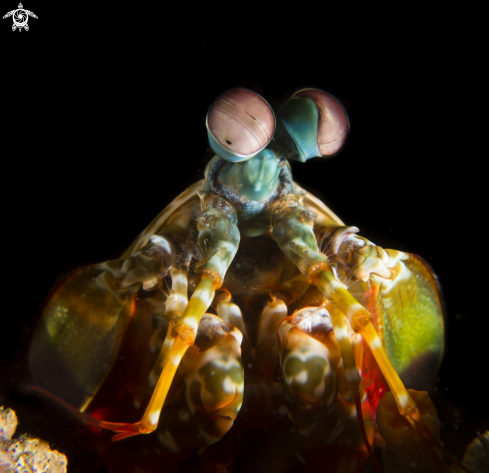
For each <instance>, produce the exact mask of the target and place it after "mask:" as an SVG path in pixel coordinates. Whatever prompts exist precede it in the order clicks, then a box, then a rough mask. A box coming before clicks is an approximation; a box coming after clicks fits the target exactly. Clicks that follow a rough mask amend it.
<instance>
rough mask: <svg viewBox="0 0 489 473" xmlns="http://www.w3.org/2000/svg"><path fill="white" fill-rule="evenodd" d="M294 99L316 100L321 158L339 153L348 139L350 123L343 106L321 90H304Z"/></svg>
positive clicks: (295, 95) (296, 94)
mask: <svg viewBox="0 0 489 473" xmlns="http://www.w3.org/2000/svg"><path fill="white" fill-rule="evenodd" d="M293 97H304V98H310V99H312V100H314V102H315V103H316V107H317V108H318V114H319V123H318V137H317V143H318V147H319V152H320V153H321V156H332V155H333V154H336V153H338V151H340V149H341V148H342V147H343V145H344V144H345V141H346V138H347V137H348V130H349V121H348V115H347V114H346V111H345V109H344V108H343V105H341V103H340V102H339V101H338V100H337V99H336V98H335V97H333V96H332V95H330V94H328V93H327V92H324V91H322V90H319V89H304V90H300V91H299V92H297V93H295V94H294V95H293Z"/></svg>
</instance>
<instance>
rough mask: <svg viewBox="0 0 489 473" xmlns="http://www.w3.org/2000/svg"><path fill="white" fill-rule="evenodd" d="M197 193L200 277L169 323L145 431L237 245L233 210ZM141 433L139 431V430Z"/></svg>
mask: <svg viewBox="0 0 489 473" xmlns="http://www.w3.org/2000/svg"><path fill="white" fill-rule="evenodd" d="M200 197H201V205H202V213H201V215H200V216H199V218H198V219H197V230H198V231H199V237H198V242H199V247H200V248H203V247H205V248H206V252H205V255H201V257H202V259H201V261H200V262H199V264H198V265H197V266H196V269H195V272H196V273H197V275H198V277H200V281H199V283H198V284H197V286H196V288H195V291H194V293H193V294H192V297H191V298H190V300H189V301H188V303H187V305H186V307H185V309H184V311H183V313H182V316H181V318H180V320H179V321H178V322H176V324H175V325H174V326H173V329H172V332H171V337H172V338H174V339H175V341H174V342H173V344H172V346H171V348H170V351H169V353H168V362H167V363H166V364H165V366H164V368H163V371H162V373H161V375H160V378H159V380H158V383H157V385H156V388H155V390H154V392H153V396H152V397H151V400H150V403H149V405H148V407H147V409H146V412H145V413H144V415H143V418H142V419H141V425H142V426H143V428H144V429H145V430H146V429H147V430H148V431H152V430H154V429H156V427H157V425H158V419H159V416H160V413H161V409H162V407H163V404H164V402H165V399H166V396H167V394H168V390H169V388H170V385H171V383H172V380H173V378H174V376H175V373H176V370H177V368H178V365H179V364H180V361H181V360H182V357H183V356H184V354H185V352H186V351H187V349H188V348H189V346H191V345H193V343H194V341H195V337H196V335H197V327H198V326H199V323H200V320H201V318H202V316H203V315H204V313H205V312H206V310H207V309H208V307H209V306H210V305H211V303H212V300H213V298H214V295H215V291H216V289H219V288H220V287H221V285H222V282H223V280H224V276H225V274H226V271H227V269H228V267H229V265H230V264H231V262H232V260H233V259H234V256H235V255H236V252H237V250H238V245H239V240H240V237H239V231H238V228H237V227H236V222H237V218H236V211H235V210H234V209H233V207H232V206H231V205H230V204H229V203H228V202H226V201H225V200H224V199H223V198H222V197H219V196H216V195H215V194H212V193H209V192H204V193H202V195H200ZM141 433H143V432H141Z"/></svg>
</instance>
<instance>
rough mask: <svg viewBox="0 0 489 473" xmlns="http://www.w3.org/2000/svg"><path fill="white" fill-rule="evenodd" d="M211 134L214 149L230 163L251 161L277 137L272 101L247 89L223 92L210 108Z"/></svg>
mask: <svg viewBox="0 0 489 473" xmlns="http://www.w3.org/2000/svg"><path fill="white" fill-rule="evenodd" d="M206 126H207V136H208V138H209V144H210V146H211V148H212V150H213V151H214V152H215V153H216V154H217V155H218V156H220V157H221V158H224V159H225V160H226V161H230V162H233V163H235V162H240V161H247V160H248V159H251V158H252V157H253V156H256V155H257V154H258V153H259V152H260V151H261V150H263V149H264V148H265V147H266V146H267V145H268V143H269V142H270V140H271V139H272V137H273V133H274V131H275V115H274V113H273V110H272V108H271V107H270V105H269V104H268V102H267V101H266V100H265V99H264V98H263V97H261V96H260V95H258V94H257V93H256V92H253V91H252V90H249V89H245V88H235V89H230V90H227V91H226V92H224V93H223V94H221V95H220V96H219V97H217V99H216V100H215V101H214V103H213V104H212V105H211V107H210V108H209V112H208V113H207V118H206Z"/></svg>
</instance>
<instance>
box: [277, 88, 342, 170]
mask: <svg viewBox="0 0 489 473" xmlns="http://www.w3.org/2000/svg"><path fill="white" fill-rule="evenodd" d="M277 118H278V124H277V127H278V129H277V134H278V135H279V136H280V137H281V138H282V139H285V141H287V142H288V143H289V145H290V147H291V148H292V149H293V150H294V153H293V155H292V156H290V157H291V158H292V159H296V160H297V161H307V160H308V159H310V158H314V157H316V156H332V155H334V154H336V153H338V152H339V151H340V149H341V148H342V147H343V145H344V144H345V142H346V138H347V137H348V131H349V121H348V115H347V114H346V111H345V109H344V108H343V105H341V103H340V102H339V101H338V100H337V99H336V98H335V97H333V96H332V95H330V94H328V93H327V92H324V91H322V90H318V89H304V90H300V91H299V92H296V93H295V94H294V95H293V96H292V97H291V98H290V99H289V100H288V101H287V102H286V103H285V104H284V105H283V106H282V107H281V108H280V110H279V111H278V113H277Z"/></svg>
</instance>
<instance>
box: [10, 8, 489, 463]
mask: <svg viewBox="0 0 489 473" xmlns="http://www.w3.org/2000/svg"><path fill="white" fill-rule="evenodd" d="M33 10H34V8H33ZM41 13H42V11H39V12H38V11H36V14H37V15H38V16H39V18H40V19H39V23H38V25H37V26H39V25H41ZM46 13H47V15H46V16H47V17H49V16H50V15H51V13H50V12H49V11H47V10H46ZM119 15H122V16H121V17H120V18H119V20H121V21H122V19H123V18H125V20H124V21H122V23H124V24H125V23H127V24H128V25H129V24H130V23H131V21H130V20H129V17H127V18H126V16H125V14H123V13H119ZM51 16H52V17H53V16H54V17H55V14H54V13H52V15H51ZM82 17H83V18H84V21H86V22H88V24H91V23H90V22H92V21H93V20H92V19H91V16H90V15H88V14H87V13H85V14H83V15H82ZM42 21H44V19H42ZM46 22H47V20H46ZM73 25H74V26H73V30H72V32H71V33H66V34H67V38H70V39H71V40H73V41H74V42H73V44H72V46H70V48H68V49H66V50H64V49H63V46H62V45H60V44H59V41H57V40H56V43H55V40H54V39H53V38H54V36H48V35H46V36H42V35H41V33H39V36H37V37H36V39H34V35H35V34H36V33H35V30H34V28H31V31H29V32H28V33H27V34H28V35H31V36H32V41H33V42H34V41H36V42H37V43H38V45H37V46H36V45H34V44H33V43H31V44H27V45H25V43H18V44H23V45H24V46H22V47H25V48H27V49H26V51H29V52H30V53H32V55H33V56H36V55H37V56H38V57H39V58H40V57H44V58H45V59H44V60H43V61H41V59H37V61H39V62H35V63H33V64H32V65H31V70H30V72H29V71H27V70H26V74H24V77H25V80H26V81H27V80H28V82H26V83H25V84H23V83H22V82H17V83H15V85H13V86H12V87H11V90H23V89H24V90H29V91H30V95H29V97H30V100H31V102H30V103H29V106H28V108H27V107H26V108H25V109H22V110H21V109H19V108H18V107H17V108H16V107H14V106H13V105H14V104H13V103H12V106H11V107H10V108H9V107H7V105H5V110H11V115H9V123H10V125H11V126H12V131H10V128H7V129H5V130H4V138H3V139H4V140H7V141H9V142H10V143H14V144H16V148H15V151H12V152H9V154H8V159H6V160H5V162H4V165H3V166H4V167H3V176H4V180H5V181H10V182H9V183H10V184H14V186H13V188H12V189H11V188H10V187H9V186H7V185H5V186H3V188H2V192H3V195H2V197H3V202H4V203H5V205H4V213H3V223H4V225H3V232H2V237H3V248H4V253H3V256H4V258H3V263H4V264H3V266H2V267H3V272H4V279H3V281H4V282H3V284H4V291H3V295H4V299H3V304H2V329H1V332H0V333H1V336H0V337H1V345H0V349H1V359H0V405H1V404H4V405H5V406H8V407H12V408H14V409H15V410H16V411H17V415H18V417H19V422H20V423H19V428H18V432H19V433H23V432H28V433H29V434H31V435H35V436H39V437H41V438H43V439H46V440H48V441H49V442H50V443H51V445H52V446H53V448H56V449H59V450H60V451H63V452H65V453H67V454H68V456H69V471H70V472H76V471H80V472H82V471H83V472H85V471H94V468H95V466H94V465H96V462H97V459H98V458H99V456H98V453H97V452H96V451H95V448H94V447H93V446H90V447H88V448H89V449H91V451H89V452H88V453H86V452H84V449H85V448H87V447H86V446H87V445H91V444H90V435H89V433H87V431H86V429H85V428H84V427H83V426H81V424H80V423H79V421H78V420H76V419H74V418H73V417H72V416H70V415H67V414H66V413H65V412H64V411H63V410H62V409H60V408H58V407H57V406H55V405H53V403H51V402H49V401H46V400H44V399H42V398H41V397H39V396H35V395H32V394H29V393H27V392H26V391H25V390H24V388H23V386H24V383H25V382H26V379H28V372H27V371H26V364H25V355H26V347H27V343H28V337H29V333H30V330H31V329H32V326H33V324H34V321H35V315H36V313H37V312H38V309H39V306H40V304H41V303H42V301H43V300H44V298H45V297H46V295H47V294H48V292H49V290H50V288H51V287H52V286H53V284H54V283H55V281H56V280H57V278H58V277H59V276H60V275H63V274H64V275H66V274H67V273H68V272H69V271H70V270H73V269H74V268H76V267H78V266H82V265H86V264H92V263H95V262H99V261H104V260H106V259H111V258H115V257H117V256H118V255H119V254H120V253H121V252H122V251H123V250H124V248H125V247H126V246H128V245H129V243H130V242H131V240H132V239H133V238H134V237H135V236H136V235H137V234H138V233H139V232H140V231H141V230H142V229H143V228H144V227H145V226H146V225H147V224H148V222H149V221H150V220H151V219H152V218H153V216H154V215H156V214H157V213H158V212H159V211H160V210H161V208H163V207H164V206H165V205H166V204H168V203H169V202H170V201H171V200H172V199H173V198H175V197H176V196H177V195H178V194H179V193H180V192H182V191H183V190H184V189H185V188H186V187H187V186H188V185H190V184H191V183H192V182H194V181H196V180H197V179H200V178H201V177H202V175H203V170H204V167H205V164H206V163H207V161H208V159H209V157H210V156H211V155H210V154H209V152H208V149H207V141H206V131H205V126H204V119H205V114H206V112H207V109H208V107H209V105H210V103H211V102H212V100H213V99H214V98H215V97H216V96H217V95H218V94H219V93H221V92H222V91H224V90H226V89H227V88H229V87H234V86H245V87H249V88H252V89H253V90H256V91H257V92H259V93H261V94H262V95H263V96H264V97H265V98H266V99H267V100H268V101H269V102H270V103H271V105H272V106H273V107H277V106H279V105H280V103H281V102H283V101H284V100H285V99H287V98H288V97H289V96H290V94H291V93H292V92H294V91H295V90H297V89H299V88H302V87H318V88H321V89H325V90H327V91H329V92H331V93H333V94H335V95H336V96H337V97H338V98H339V99H340V100H341V101H342V102H343V103H344V105H345V107H346V109H347V111H348V113H349V116H350V120H351V134H350V138H349V141H348V144H347V146H346V148H345V150H344V151H343V152H342V153H341V155H340V156H339V157H338V158H333V159H331V160H321V159H315V160H312V161H310V162H308V163H306V164H300V163H297V164H295V165H294V166H293V174H294V176H295V179H296V180H297V182H299V183H300V184H301V185H302V186H303V187H305V188H306V189H308V190H310V191H311V192H313V193H314V194H316V195H317V196H318V197H320V198H322V199H324V200H325V201H326V202H327V203H328V204H329V205H331V207H332V208H333V210H334V211H335V212H336V213H337V214H338V215H339V216H340V217H341V218H343V219H344V221H345V223H347V224H354V225H357V226H358V227H359V228H360V230H361V234H362V235H363V236H366V237H367V238H369V239H370V240H371V241H373V242H375V243H377V244H379V245H380V246H382V247H384V248H396V249H400V250H404V251H410V252H413V253H416V254H420V255H421V256H423V257H424V258H425V259H426V260H427V261H428V262H429V263H430V264H431V265H432V267H433V269H434V271H435V272H436V274H437V275H438V276H439V279H440V283H441V286H442V290H443V293H444V297H445V302H446V327H447V339H446V340H447V344H446V356H445V359H444V362H443V365H442V367H441V369H440V371H439V379H438V386H437V391H436V393H435V395H434V402H435V404H436V405H437V408H438V411H439V415H440V418H441V420H442V428H441V439H442V441H443V442H444V444H445V446H446V448H447V449H448V450H449V451H450V452H452V453H454V454H455V455H457V456H459V457H460V456H461V455H462V454H463V451H464V450H465V446H466V444H467V443H468V442H470V441H471V440H472V439H473V438H474V437H475V436H476V435H477V434H478V433H479V432H480V433H482V432H483V431H485V430H487V429H489V406H488V404H487V401H486V399H487V394H486V392H485V385H486V380H485V377H486V371H487V370H486V368H485V367H486V362H485V360H486V358H487V354H486V350H487V349H486V347H487V330H486V327H487V325H488V324H487V310H486V300H485V299H486V292H485V291H486V284H485V283H484V279H485V276H486V250H485V247H486V246H487V245H486V242H485V237H484V233H483V231H482V229H481V227H483V226H484V225H483V223H484V218H485V215H486V212H485V211H484V210H485V202H486V201H487V198H486V197H485V188H486V185H485V180H484V176H483V173H482V172H481V171H480V167H479V156H480V154H478V153H477V152H476V150H475V149H473V148H474V147H473V143H474V141H475V142H476V141H477V136H474V135H473V134H472V133H471V132H470V131H471V130H469V129H468V128H467V126H468V125H467V124H468V123H469V122H470V123H471V122H472V121H474V120H475V119H471V120H468V119H467V120H465V119H463V117H465V114H466V113H467V109H468V107H470V104H471V103H474V100H476V97H477V90H472V89H470V88H468V87H465V88H464V87H462V91H463V93H462V92H461V93H460V94H458V95H452V93H451V91H452V90H460V84H454V83H449V84H446V80H447V79H446V77H447V75H446V74H445V73H444V71H443V69H442V70H439V69H437V68H436V67H433V66H431V61H430V57H428V56H424V55H423V54H421V55H420V56H419V58H418V59H415V60H413V59H411V56H410V55H409V57H408V55H402V54H401V56H400V58H398V60H397V62H395V64H391V63H390V62H389V66H387V65H384V66H381V67H374V66H372V68H371V69H369V70H370V72H369V73H368V74H367V73H366V72H365V69H361V68H360V67H359V66H358V65H357V64H356V63H354V62H353V61H352V62H350V61H349V60H348V59H344V61H343V62H342V63H341V65H340V64H339V63H338V64H336V65H335V67H331V66H330V67H324V68H321V67H317V68H314V67H313V68H306V69H307V70H306V71H301V70H297V69H296V68H295V67H292V66H291V64H292V65H293V64H296V61H297V58H298V57H301V54H300V53H301V51H302V49H301V46H300V43H298V44H295V45H294V48H292V49H290V48H286V49H287V51H286V52H284V51H281V53H280V56H275V57H271V58H270V59H269V61H268V62H267V63H266V64H265V65H264V66H261V67H259V66H257V65H254V64H253V63H252V62H247V61H248V60H249V59H250V58H253V57H254V56H253V55H250V53H249V48H248V47H243V48H242V49H238V50H237V51H235V52H234V55H232V56H229V57H232V58H240V62H239V63H240V64H241V65H242V66H241V67H239V68H237V69H229V68H226V67H224V68H222V67H220V68H218V69H219V71H223V70H224V72H222V73H216V72H215V70H214V68H213V67H210V64H212V65H213V66H214V65H215V62H214V60H213V58H216V57H218V56H219V55H220V54H221V52H222V51H224V49H223V48H222V46H221V43H220V42H219V41H217V40H213V39H212V40H211V39H208V37H207V35H205V34H204V35H201V36H199V39H198V40H195V41H193V42H192V43H191V44H192V45H191V47H189V49H183V50H182V49H177V56H178V58H179V61H178V64H177V62H173V61H174V59H172V57H173V56H172V57H170V51H169V50H170V49H171V48H170V46H169V45H170V44H172V43H170V41H169V40H168V42H165V41H163V45H162V41H161V39H160V38H158V41H157V42H156V41H154V40H155V37H153V39H151V38H148V39H146V40H139V41H141V42H139V43H136V44H137V45H138V50H139V52H138V54H133V53H130V52H128V51H129V50H130V49H127V46H124V48H122V46H121V45H120V44H119V45H118V44H115V43H113V39H110V38H109V36H101V37H100V38H99V39H100V41H101V42H100V41H98V42H85V43H83V42H81V40H79V39H78V36H77V34H75V31H77V32H81V31H82V29H81V28H82V26H81V25H82V23H76V22H75V21H74V23H73ZM128 31H129V30H126V29H123V30H116V32H115V36H114V37H115V38H117V37H120V38H124V41H125V40H126V39H127V38H128V35H129V33H128ZM153 34H155V33H153ZM22 35H24V32H23V33H22ZM25 37H27V36H23V38H25ZM75 39H76V40H75ZM11 40H12V38H10V37H9V41H11ZM24 40H25V39H24ZM24 40H23V41H24ZM54 44H56V48H53V45H54ZM154 44H158V45H159V46H158V47H156V46H151V45H154ZM101 45H102V46H101ZM16 47H20V46H18V45H17V46H16ZM36 48H39V49H36ZM66 48H67V47H66ZM104 48H106V49H104ZM304 50H308V51H309V53H311V58H316V56H315V54H314V51H317V52H320V53H324V51H325V49H323V48H321V47H319V46H317V48H316V49H315V50H314V51H311V50H310V49H307V48H306V47H305V46H304ZM45 51H49V53H47V54H46V53H44V56H43V55H42V54H41V52H45ZM63 51H64V52H65V53H67V52H68V51H69V52H70V54H64V55H63ZM104 51H105V52H104ZM167 53H168V55H167V56H165V54H167ZM421 53H422V51H421ZM304 54H305V53H304ZM373 55H374V56H378V58H379V59H380V60H381V62H383V60H384V59H389V60H391V58H384V56H383V55H382V53H380V52H379V53H374V54H373ZM60 57H64V59H63V60H61V59H60ZM155 57H158V58H162V59H161V60H160V59H158V61H156V60H155ZM219 57H220V56H219ZM311 60H312V59H311ZM304 61H306V60H305V59H304ZM231 62H232V61H231ZM306 62H307V61H306ZM157 63H158V64H160V66H161V67H162V69H159V68H158V67H157ZM161 64H162V65H161ZM243 64H248V66H245V65H243ZM252 64H253V65H252ZM36 65H37V68H36ZM41 65H42V68H40V66H41ZM291 69H292V70H293V72H290V73H288V71H290V70H291ZM36 70H37V71H40V70H42V71H43V74H44V75H40V76H39V79H38V80H37V81H34V79H33V78H34V77H35V76H34V75H33V74H34V72H33V71H36ZM362 71H363V72H362ZM360 72H362V74H361V75H360ZM37 74H38V75H39V72H37ZM36 77H37V76H36ZM29 78H31V79H29ZM19 80H20V79H19ZM440 84H445V86H444V87H445V88H441V87H440ZM450 84H451V85H453V87H451V86H450ZM22 85H24V86H25V87H22ZM444 91H450V93H449V92H444ZM5 113H6V112H5ZM17 136H18V137H19V138H18V142H17V143H15V140H17V138H16V137H17ZM14 138H15V140H14ZM80 450H81V452H80ZM99 471H103V469H102V467H101V469H100V470H99Z"/></svg>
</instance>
